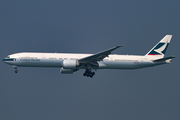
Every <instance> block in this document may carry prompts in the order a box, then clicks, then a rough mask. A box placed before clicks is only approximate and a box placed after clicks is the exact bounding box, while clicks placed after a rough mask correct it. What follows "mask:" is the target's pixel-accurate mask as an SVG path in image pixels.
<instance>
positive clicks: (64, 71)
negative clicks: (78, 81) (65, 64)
mask: <svg viewBox="0 0 180 120" xmlns="http://www.w3.org/2000/svg"><path fill="white" fill-rule="evenodd" d="M60 72H61V73H62V74H72V73H73V72H74V71H73V70H72V69H63V68H61V69H60Z"/></svg>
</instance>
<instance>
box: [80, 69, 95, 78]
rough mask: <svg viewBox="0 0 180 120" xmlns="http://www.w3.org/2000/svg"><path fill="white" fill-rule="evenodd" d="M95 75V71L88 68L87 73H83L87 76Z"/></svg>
mask: <svg viewBox="0 0 180 120" xmlns="http://www.w3.org/2000/svg"><path fill="white" fill-rule="evenodd" d="M94 75H95V72H92V71H91V70H88V69H86V71H85V73H84V74H83V76H87V77H90V78H92V77H93V76H94Z"/></svg>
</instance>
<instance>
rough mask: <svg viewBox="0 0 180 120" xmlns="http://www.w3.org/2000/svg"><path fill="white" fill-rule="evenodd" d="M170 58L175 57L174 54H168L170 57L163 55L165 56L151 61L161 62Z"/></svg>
mask: <svg viewBox="0 0 180 120" xmlns="http://www.w3.org/2000/svg"><path fill="white" fill-rule="evenodd" d="M172 58H175V56H170V57H165V58H161V59H156V60H154V61H153V62H163V61H165V60H169V59H172Z"/></svg>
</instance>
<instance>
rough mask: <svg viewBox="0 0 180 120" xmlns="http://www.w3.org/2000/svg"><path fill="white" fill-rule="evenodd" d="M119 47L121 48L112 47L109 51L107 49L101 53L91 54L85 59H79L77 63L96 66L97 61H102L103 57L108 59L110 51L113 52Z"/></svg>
mask: <svg viewBox="0 0 180 120" xmlns="http://www.w3.org/2000/svg"><path fill="white" fill-rule="evenodd" d="M119 47H122V45H121V46H116V47H113V48H111V49H108V50H105V51H102V52H99V53H96V54H93V55H91V56H88V57H85V58H81V59H79V60H78V61H79V63H84V64H86V63H90V64H93V63H94V64H96V63H97V61H102V60H103V59H104V58H105V57H108V55H109V54H111V52H112V51H114V50H115V49H117V48H119Z"/></svg>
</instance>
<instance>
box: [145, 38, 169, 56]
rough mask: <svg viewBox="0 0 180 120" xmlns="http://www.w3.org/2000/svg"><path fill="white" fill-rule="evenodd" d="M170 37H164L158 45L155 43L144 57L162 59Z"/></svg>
mask: <svg viewBox="0 0 180 120" xmlns="http://www.w3.org/2000/svg"><path fill="white" fill-rule="evenodd" d="M171 38H172V35H166V36H165V37H164V38H163V39H162V40H161V41H160V42H159V43H157V44H156V45H155V46H154V47H153V48H152V49H151V50H150V51H149V52H148V53H147V54H146V55H145V56H157V57H161V58H163V57H164V55H165V53H166V50H167V47H168V45H169V43H170V41H171Z"/></svg>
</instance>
